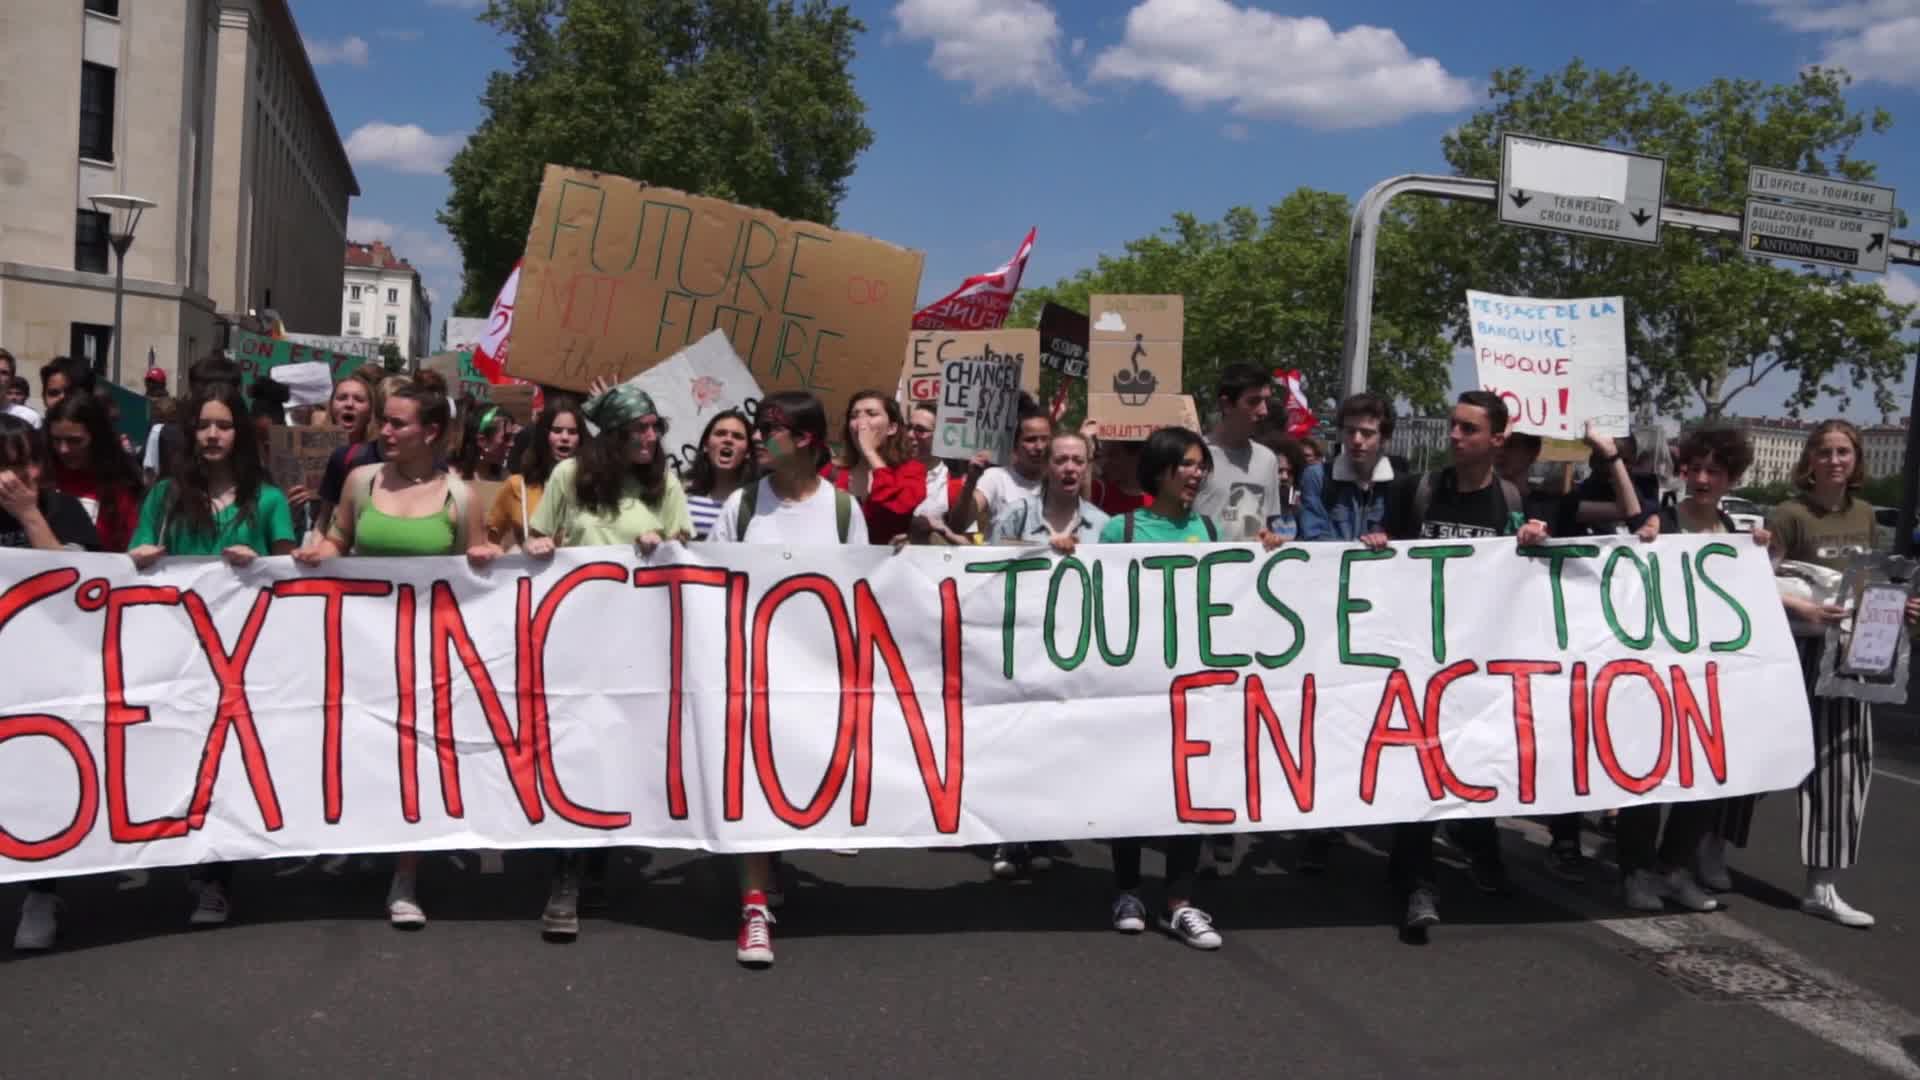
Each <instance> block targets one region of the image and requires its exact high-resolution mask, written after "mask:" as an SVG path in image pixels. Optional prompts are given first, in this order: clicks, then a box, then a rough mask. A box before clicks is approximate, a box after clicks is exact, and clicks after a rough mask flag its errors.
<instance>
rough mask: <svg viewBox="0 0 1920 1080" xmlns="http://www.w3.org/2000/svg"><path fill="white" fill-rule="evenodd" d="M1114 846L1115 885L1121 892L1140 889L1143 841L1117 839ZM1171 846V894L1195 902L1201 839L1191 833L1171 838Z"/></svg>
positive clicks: (1168, 876) (1168, 860) (1169, 848)
mask: <svg viewBox="0 0 1920 1080" xmlns="http://www.w3.org/2000/svg"><path fill="white" fill-rule="evenodd" d="M1112 843H1113V885H1114V887H1115V888H1117V889H1119V890H1120V891H1121V892H1133V891H1134V890H1136V889H1138V888H1140V848H1141V843H1142V842H1141V841H1139V840H1115V841H1113V842H1112ZM1166 847H1167V895H1168V896H1169V897H1172V898H1173V899H1176V900H1191V899H1193V879H1194V877H1195V875H1197V874H1198V873H1199V872H1200V837H1199V836H1198V835H1197V834H1192V833H1189V834H1187V835H1185V836H1169V837H1167V838H1166Z"/></svg>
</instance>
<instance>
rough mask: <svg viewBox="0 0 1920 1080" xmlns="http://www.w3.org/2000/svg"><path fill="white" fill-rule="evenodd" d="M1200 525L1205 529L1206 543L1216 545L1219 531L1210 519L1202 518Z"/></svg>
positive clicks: (1218, 540) (1218, 539)
mask: <svg viewBox="0 0 1920 1080" xmlns="http://www.w3.org/2000/svg"><path fill="white" fill-rule="evenodd" d="M1200 524H1202V525H1205V526H1206V527H1207V541H1208V542H1209V543H1216V544H1217V543H1219V542H1220V529H1219V527H1218V526H1216V525H1215V524H1214V523H1213V519H1212V518H1210V517H1205V516H1203V517H1201V519H1200Z"/></svg>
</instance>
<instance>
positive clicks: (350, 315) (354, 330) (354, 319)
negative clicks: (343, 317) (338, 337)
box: [347, 311, 360, 334]
mask: <svg viewBox="0 0 1920 1080" xmlns="http://www.w3.org/2000/svg"><path fill="white" fill-rule="evenodd" d="M347 333H349V334H359V333H360V313H359V312H357V311H349V312H347Z"/></svg>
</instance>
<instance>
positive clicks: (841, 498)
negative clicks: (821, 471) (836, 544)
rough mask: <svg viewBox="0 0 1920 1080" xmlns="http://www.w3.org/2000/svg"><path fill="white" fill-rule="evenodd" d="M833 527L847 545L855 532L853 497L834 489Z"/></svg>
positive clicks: (841, 540)
mask: <svg viewBox="0 0 1920 1080" xmlns="http://www.w3.org/2000/svg"><path fill="white" fill-rule="evenodd" d="M833 527H834V529H835V530H837V531H838V532H839V533H840V542H841V543H843V544H844V543H846V542H847V536H848V535H849V534H851V533H852V531H853V496H851V495H849V494H847V493H846V492H845V491H842V490H841V489H839V488H834V489H833Z"/></svg>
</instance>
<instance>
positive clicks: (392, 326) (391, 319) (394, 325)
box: [387, 315, 400, 337]
mask: <svg viewBox="0 0 1920 1080" xmlns="http://www.w3.org/2000/svg"><path fill="white" fill-rule="evenodd" d="M399 332H400V316H398V315H389V316H387V336H388V337H392V336H393V335H395V334H398V333H399Z"/></svg>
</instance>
